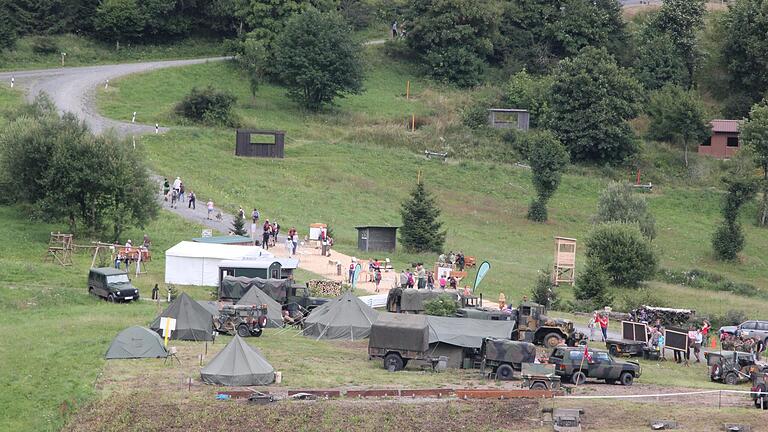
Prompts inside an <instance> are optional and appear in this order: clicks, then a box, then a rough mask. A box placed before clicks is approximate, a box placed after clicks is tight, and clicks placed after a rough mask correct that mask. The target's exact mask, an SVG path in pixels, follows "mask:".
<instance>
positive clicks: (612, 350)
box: [608, 345, 619, 357]
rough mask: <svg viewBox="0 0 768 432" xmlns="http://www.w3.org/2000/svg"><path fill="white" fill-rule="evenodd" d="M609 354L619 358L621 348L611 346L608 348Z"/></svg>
mask: <svg viewBox="0 0 768 432" xmlns="http://www.w3.org/2000/svg"><path fill="white" fill-rule="evenodd" d="M608 353H609V354H610V355H611V356H613V357H618V356H619V347H618V346H616V345H611V346H610V347H609V348H608Z"/></svg>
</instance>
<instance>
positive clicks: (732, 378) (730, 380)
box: [724, 372, 739, 385]
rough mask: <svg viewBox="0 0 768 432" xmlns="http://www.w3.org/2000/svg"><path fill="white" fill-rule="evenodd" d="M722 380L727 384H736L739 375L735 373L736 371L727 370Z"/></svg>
mask: <svg viewBox="0 0 768 432" xmlns="http://www.w3.org/2000/svg"><path fill="white" fill-rule="evenodd" d="M724 381H725V383H726V384H728V385H736V384H738V383H739V376H738V375H736V372H728V373H727V374H725V378H724Z"/></svg>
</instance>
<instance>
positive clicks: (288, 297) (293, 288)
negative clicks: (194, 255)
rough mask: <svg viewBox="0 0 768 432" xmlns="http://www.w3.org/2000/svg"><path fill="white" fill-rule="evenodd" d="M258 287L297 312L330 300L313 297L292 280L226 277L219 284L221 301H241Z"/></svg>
mask: <svg viewBox="0 0 768 432" xmlns="http://www.w3.org/2000/svg"><path fill="white" fill-rule="evenodd" d="M253 286H255V287H257V288H259V289H260V290H262V291H263V292H264V293H265V294H267V295H268V296H270V297H272V298H273V299H274V300H275V301H276V302H278V303H280V304H281V305H283V307H284V309H288V310H289V311H290V312H292V313H293V312H295V310H296V309H299V310H301V309H303V312H306V311H311V310H312V309H314V308H316V307H317V306H320V305H321V304H323V303H326V302H327V301H328V300H329V299H326V298H319V297H311V296H310V295H309V288H307V287H306V286H304V285H299V284H295V283H293V282H292V281H291V280H290V279H261V278H248V277H242V276H237V277H236V276H225V277H224V278H222V280H221V281H220V282H219V292H218V298H219V301H225V302H229V301H231V302H234V303H236V302H237V301H238V300H240V299H241V298H242V297H243V296H244V295H245V293H247V292H248V290H249V289H251V287H253Z"/></svg>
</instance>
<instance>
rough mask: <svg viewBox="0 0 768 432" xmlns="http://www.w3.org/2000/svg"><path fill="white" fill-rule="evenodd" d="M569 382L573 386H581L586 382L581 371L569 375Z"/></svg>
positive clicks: (584, 375)
mask: <svg viewBox="0 0 768 432" xmlns="http://www.w3.org/2000/svg"><path fill="white" fill-rule="evenodd" d="M571 382H572V383H573V384H575V385H582V384H584V383H585V382H587V375H586V374H585V373H584V372H582V371H576V372H574V373H573V375H571Z"/></svg>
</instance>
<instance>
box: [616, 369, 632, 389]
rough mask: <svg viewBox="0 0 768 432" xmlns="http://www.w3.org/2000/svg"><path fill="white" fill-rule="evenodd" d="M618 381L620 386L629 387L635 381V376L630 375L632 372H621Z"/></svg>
mask: <svg viewBox="0 0 768 432" xmlns="http://www.w3.org/2000/svg"><path fill="white" fill-rule="evenodd" d="M619 381H621V385H623V386H627V387H629V386H631V385H632V383H633V382H634V381H635V376H634V375H632V372H622V373H621V376H620V377H619Z"/></svg>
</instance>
